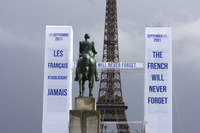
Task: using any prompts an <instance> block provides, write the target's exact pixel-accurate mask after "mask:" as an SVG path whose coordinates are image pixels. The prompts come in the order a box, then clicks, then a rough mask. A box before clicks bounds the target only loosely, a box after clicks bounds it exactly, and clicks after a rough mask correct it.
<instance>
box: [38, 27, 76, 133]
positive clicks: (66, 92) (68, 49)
mask: <svg viewBox="0 0 200 133" xmlns="http://www.w3.org/2000/svg"><path fill="white" fill-rule="evenodd" d="M72 59H73V31H72V27H71V26H46V40H45V64H44V88H43V121H42V133H68V123H69V110H70V109H71V108H72V101H71V92H72V69H71V66H72V65H73V63H72Z"/></svg>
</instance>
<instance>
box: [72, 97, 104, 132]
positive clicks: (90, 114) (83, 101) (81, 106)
mask: <svg viewBox="0 0 200 133" xmlns="http://www.w3.org/2000/svg"><path fill="white" fill-rule="evenodd" d="M100 122H101V119H100V112H99V111H97V110H96V101H95V98H89V97H83V98H80V97H78V98H75V110H70V121H69V133H100Z"/></svg>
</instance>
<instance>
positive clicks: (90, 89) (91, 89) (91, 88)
mask: <svg viewBox="0 0 200 133" xmlns="http://www.w3.org/2000/svg"><path fill="white" fill-rule="evenodd" d="M93 85H94V82H92V81H89V91H90V92H89V97H93Z"/></svg>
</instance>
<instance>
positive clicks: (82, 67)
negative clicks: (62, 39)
mask: <svg viewBox="0 0 200 133" xmlns="http://www.w3.org/2000/svg"><path fill="white" fill-rule="evenodd" d="M89 39H90V35H89V34H85V40H84V41H80V43H79V59H78V62H77V68H76V75H75V76H76V77H75V79H74V80H75V81H79V93H80V94H79V97H83V96H84V91H85V81H86V80H89V91H90V92H89V96H90V97H93V84H94V83H93V82H94V77H95V80H96V81H99V78H98V71H97V67H96V60H95V58H94V57H95V54H97V51H96V50H95V47H94V42H92V41H90V40H89Z"/></svg>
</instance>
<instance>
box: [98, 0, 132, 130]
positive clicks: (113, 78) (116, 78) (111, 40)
mask: <svg viewBox="0 0 200 133" xmlns="http://www.w3.org/2000/svg"><path fill="white" fill-rule="evenodd" d="M102 61H103V62H116V63H117V62H119V49H118V27H117V2H116V0H106V14H105V31H104V46H103V58H102ZM127 108H128V106H127V105H126V104H125V103H124V102H123V96H122V88H121V77H120V69H119V68H116V69H106V68H102V71H101V80H100V86H99V94H98V101H97V110H99V111H100V113H101V121H102V122H105V121H116V122H127V118H126V113H125V110H126V109H127ZM116 126H117V132H118V133H130V131H129V126H128V124H116ZM103 127H104V125H101V128H102V129H103Z"/></svg>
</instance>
